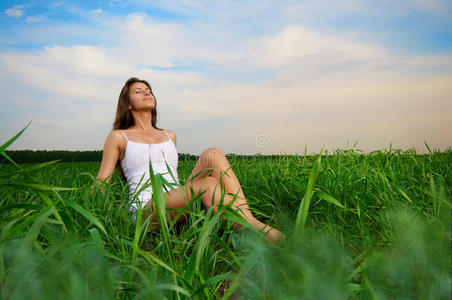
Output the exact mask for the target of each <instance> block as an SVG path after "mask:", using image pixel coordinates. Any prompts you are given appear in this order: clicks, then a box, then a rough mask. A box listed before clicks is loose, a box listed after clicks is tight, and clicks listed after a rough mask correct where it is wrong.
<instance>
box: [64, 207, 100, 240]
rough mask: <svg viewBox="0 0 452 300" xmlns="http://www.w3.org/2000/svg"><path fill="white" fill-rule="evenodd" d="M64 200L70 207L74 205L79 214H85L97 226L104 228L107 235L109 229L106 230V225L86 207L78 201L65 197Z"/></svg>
mask: <svg viewBox="0 0 452 300" xmlns="http://www.w3.org/2000/svg"><path fill="white" fill-rule="evenodd" d="M64 201H65V203H67V204H68V205H69V206H70V207H72V208H73V209H74V210H76V211H77V212H78V213H79V214H81V215H82V216H84V217H85V218H86V219H87V220H88V221H90V222H91V223H92V224H94V225H95V226H97V228H99V229H100V230H102V232H103V233H105V235H107V231H106V230H105V228H104V225H102V223H100V222H99V220H98V219H96V217H94V216H93V215H92V214H91V213H90V212H89V211H87V210H86V209H84V208H83V207H81V206H80V205H78V204H77V203H75V202H74V201H72V200H70V199H65V200H64Z"/></svg>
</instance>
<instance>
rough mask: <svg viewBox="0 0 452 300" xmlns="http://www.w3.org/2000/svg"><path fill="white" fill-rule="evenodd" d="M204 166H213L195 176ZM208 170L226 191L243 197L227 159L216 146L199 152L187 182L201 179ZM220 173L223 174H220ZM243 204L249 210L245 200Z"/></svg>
mask: <svg viewBox="0 0 452 300" xmlns="http://www.w3.org/2000/svg"><path fill="white" fill-rule="evenodd" d="M206 168H213V169H214V170H213V171H212V170H206V171H204V172H202V173H201V174H199V175H198V176H197V177H196V178H195V175H196V174H198V173H199V172H201V171H202V170H204V169H206ZM226 170H227V172H226ZM209 172H212V173H211V175H210V176H212V177H214V178H215V179H217V181H218V182H220V179H221V183H222V186H223V188H224V190H225V192H226V193H232V194H237V196H238V197H239V198H241V199H245V195H244V193H243V190H242V187H241V185H240V183H239V181H238V179H237V176H236V175H235V173H234V171H233V170H232V168H231V166H230V164H229V162H228V159H227V158H226V156H225V155H224V154H223V152H221V150H220V149H218V148H216V147H212V148H208V149H207V150H205V151H204V152H203V153H201V155H200V156H199V159H198V161H197V162H196V165H195V167H194V168H193V171H192V172H191V174H190V176H189V177H188V180H187V182H189V181H190V180H197V179H202V178H204V177H206V176H207V175H208V174H209ZM225 172H226V174H225ZM220 173H221V174H223V176H221V174H220ZM245 205H246V209H247V210H249V209H248V205H247V204H246V202H245ZM244 209H245V207H244Z"/></svg>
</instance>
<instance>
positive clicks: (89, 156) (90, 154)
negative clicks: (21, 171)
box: [0, 150, 290, 164]
mask: <svg viewBox="0 0 452 300" xmlns="http://www.w3.org/2000/svg"><path fill="white" fill-rule="evenodd" d="M5 153H6V154H7V155H8V156H9V157H11V159H12V160H14V161H15V162H16V163H19V164H24V163H41V162H46V161H52V160H61V161H62V162H89V161H98V162H100V161H101V160H102V150H91V151H68V150H50V151H49V150H7V151H5ZM226 156H227V157H228V158H229V159H230V158H240V159H252V160H256V159H280V158H281V155H261V154H257V155H238V154H227V155H226ZM286 156H287V157H288V156H290V155H286ZM198 157H199V155H193V154H187V153H179V160H195V159H197V158H198ZM0 163H9V161H8V160H7V159H6V158H4V157H3V156H1V155H0Z"/></svg>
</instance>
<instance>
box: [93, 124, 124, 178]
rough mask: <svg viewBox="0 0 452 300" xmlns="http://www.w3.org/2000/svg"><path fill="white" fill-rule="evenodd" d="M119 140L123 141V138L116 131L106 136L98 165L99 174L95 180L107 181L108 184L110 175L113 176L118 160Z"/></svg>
mask: <svg viewBox="0 0 452 300" xmlns="http://www.w3.org/2000/svg"><path fill="white" fill-rule="evenodd" d="M121 139H123V137H122V136H121V134H120V133H119V132H118V131H112V132H110V134H109V135H108V137H107V139H106V141H105V144H104V151H103V154H102V163H101V165H100V169H99V173H98V174H97V179H98V180H99V181H102V180H104V179H107V182H110V179H111V175H112V174H113V171H114V170H115V166H116V163H117V161H118V159H119V145H120V142H121Z"/></svg>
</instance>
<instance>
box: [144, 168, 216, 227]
mask: <svg viewBox="0 0 452 300" xmlns="http://www.w3.org/2000/svg"><path fill="white" fill-rule="evenodd" d="M216 183H217V182H216V179H215V178H212V177H205V178H202V179H199V180H197V179H195V180H193V181H190V182H189V183H187V184H185V185H183V186H181V187H179V188H177V189H174V190H170V191H168V192H166V193H165V194H164V195H165V198H166V208H167V209H168V212H169V214H170V216H171V218H172V219H174V218H175V217H176V216H177V214H178V213H179V211H180V210H181V209H183V208H184V207H185V206H187V204H188V203H189V202H190V201H191V200H192V199H193V197H194V196H196V195H198V194H199V193H201V192H205V195H206V196H209V195H210V194H211V191H212V187H213V186H215V184H216ZM192 191H193V192H192ZM202 198H205V196H204V197H202ZM149 202H151V201H149ZM149 202H148V204H147V205H149ZM153 210H155V205H153ZM186 215H187V214H186V213H185V214H184V215H183V217H182V220H183V219H185V216H186ZM179 221H181V220H179Z"/></svg>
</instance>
